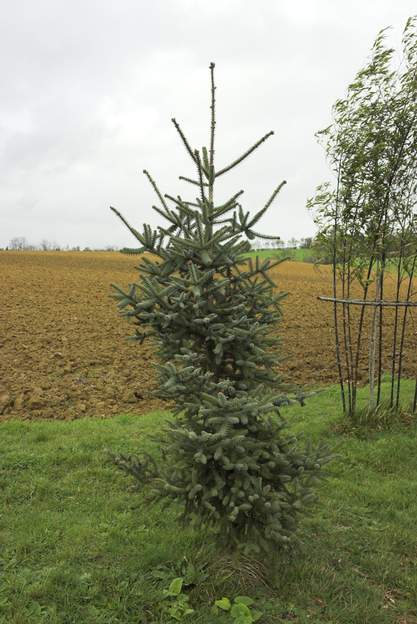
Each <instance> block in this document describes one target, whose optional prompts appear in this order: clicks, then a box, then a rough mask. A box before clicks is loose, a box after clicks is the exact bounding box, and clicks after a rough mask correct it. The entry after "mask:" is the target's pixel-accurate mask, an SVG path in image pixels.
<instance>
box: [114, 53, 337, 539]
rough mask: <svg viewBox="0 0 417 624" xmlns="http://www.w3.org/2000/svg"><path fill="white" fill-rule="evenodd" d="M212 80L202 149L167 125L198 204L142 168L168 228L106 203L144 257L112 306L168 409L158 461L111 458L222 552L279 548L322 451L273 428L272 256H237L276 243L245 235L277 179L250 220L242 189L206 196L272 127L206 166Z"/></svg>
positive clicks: (276, 396)
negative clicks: (153, 358)
mask: <svg viewBox="0 0 417 624" xmlns="http://www.w3.org/2000/svg"><path fill="white" fill-rule="evenodd" d="M210 76H211V126H210V143H209V146H208V148H206V147H203V148H202V150H201V151H199V150H194V149H192V147H191V146H190V143H189V141H188V140H187V138H186V136H185V135H184V133H183V131H182V129H181V127H180V125H179V124H178V122H177V121H176V120H175V119H173V120H172V122H173V124H174V126H175V128H176V130H177V132H178V134H179V136H180V138H181V140H182V143H183V144H184V147H185V149H186V150H187V152H188V154H189V156H190V159H191V161H192V163H193V166H194V170H195V176H194V177H192V178H188V177H187V178H185V177H181V179H182V180H185V181H186V182H188V183H189V184H190V185H191V186H192V187H193V188H195V189H196V190H197V193H198V196H197V197H196V198H195V199H194V200H193V201H187V200H185V199H183V197H181V196H180V195H177V196H175V197H174V196H171V195H164V194H163V193H162V192H161V191H160V190H159V187H158V186H157V184H156V182H155V181H154V179H153V178H152V177H151V175H150V174H149V173H148V172H147V171H144V173H145V175H146V177H147V178H148V180H149V181H150V183H151V185H152V186H153V188H154V190H155V192H156V195H157V197H158V200H159V205H158V206H153V208H154V210H156V211H157V212H158V214H159V215H160V216H161V217H162V218H163V219H164V221H165V223H166V224H165V225H164V226H159V227H158V228H157V229H156V230H153V229H152V228H151V227H150V226H149V225H146V224H144V226H143V230H142V231H141V232H139V231H138V230H136V229H135V228H133V227H132V226H131V225H129V224H128V223H127V222H126V220H125V219H124V217H123V216H122V215H121V214H120V213H119V212H118V211H117V210H116V209H115V208H112V210H113V211H114V212H115V213H116V214H117V215H118V216H119V217H120V218H121V219H122V221H123V222H124V223H125V224H126V225H127V227H128V228H129V230H130V231H131V232H132V234H133V235H134V236H135V237H136V239H137V240H138V241H139V242H140V245H141V249H142V250H143V251H146V252H149V254H145V255H144V256H143V257H142V261H141V264H140V267H139V277H138V281H137V283H135V284H132V285H131V286H130V289H129V291H128V292H124V291H123V290H122V289H120V288H119V287H117V286H115V289H116V294H115V297H116V298H117V300H118V306H119V308H120V309H121V311H122V314H123V315H124V316H125V317H128V318H129V319H133V322H134V323H135V324H136V326H137V327H136V334H135V338H136V339H137V340H140V341H142V340H144V339H145V338H149V339H151V340H153V342H154V344H155V347H156V348H157V352H158V356H159V360H160V362H161V363H160V365H159V367H158V368H159V389H158V395H159V396H160V397H162V398H164V399H167V400H169V401H171V402H173V403H174V405H175V409H174V415H175V418H174V422H173V423H172V424H171V425H170V426H169V429H168V430H167V431H166V432H165V434H164V437H162V438H161V440H160V445H161V449H162V455H163V461H160V462H156V461H155V460H154V459H152V458H149V457H147V458H135V457H123V456H119V457H117V458H116V461H117V463H118V465H119V466H120V467H121V468H124V469H125V470H126V471H127V472H129V473H130V474H132V475H134V476H135V477H136V478H137V479H138V481H139V482H140V483H141V484H144V485H145V484H146V486H147V488H148V491H149V492H150V494H151V497H152V499H153V500H160V499H163V500H165V501H166V502H170V501H177V502H178V503H180V506H181V507H182V509H183V514H184V516H185V517H186V518H187V519H188V520H190V519H192V520H194V521H196V522H197V523H200V524H203V525H205V526H210V525H211V526H212V527H213V528H214V530H215V532H216V533H217V534H218V536H219V537H220V538H221V540H222V541H223V542H224V543H226V544H227V545H228V546H230V547H232V548H235V547H243V548H245V549H246V550H248V549H251V548H252V549H254V550H259V549H262V550H264V551H266V550H267V549H269V548H270V546H271V545H278V546H283V545H286V544H287V543H288V542H289V541H290V539H291V537H292V536H293V534H294V530H295V528H296V525H297V519H298V516H299V514H300V512H301V511H302V510H303V509H304V508H305V506H306V505H307V504H308V503H310V502H311V501H312V500H313V498H314V495H313V490H312V486H313V483H314V482H315V480H316V479H317V477H318V476H319V475H320V474H321V468H322V465H323V464H324V463H325V462H326V461H327V460H328V456H327V454H326V452H325V451H324V450H323V449H321V448H318V449H315V450H313V449H311V448H307V449H301V448H300V447H299V443H298V441H297V440H296V439H295V438H294V437H293V436H290V435H288V434H284V433H283V429H284V427H285V422H284V420H283V418H282V416H281V414H280V407H281V405H283V404H286V403H289V402H292V401H293V400H294V399H289V398H288V397H286V396H285V392H284V389H283V385H282V383H281V380H280V378H279V377H278V375H277V374H276V372H275V371H274V367H275V366H276V364H277V362H278V361H279V357H278V353H277V351H278V349H277V347H278V345H279V339H278V337H277V336H276V335H275V334H274V333H273V330H274V329H275V326H276V325H277V323H278V321H279V320H280V317H281V308H280V302H281V299H282V298H283V296H284V294H283V293H279V292H276V291H275V290H274V289H275V283H274V282H273V280H272V279H271V276H270V271H271V269H272V268H273V267H274V266H276V265H277V264H278V263H279V262H281V260H278V261H275V262H271V261H269V260H266V261H261V260H259V259H258V258H257V259H256V261H255V262H253V261H252V260H250V259H249V261H247V260H245V259H244V258H243V257H242V256H243V254H245V253H246V252H248V251H249V250H250V243H249V241H250V240H254V239H255V237H256V238H263V239H268V238H271V239H273V238H277V237H271V236H266V235H263V234H260V233H259V232H258V231H256V230H255V228H256V227H257V224H258V222H259V221H260V219H261V218H262V216H263V215H264V214H265V212H266V211H267V210H268V208H269V207H270V206H271V205H272V203H273V201H274V199H275V198H276V196H277V195H278V193H279V191H280V190H281V188H282V187H283V185H284V184H285V182H281V183H280V184H279V185H278V186H277V187H276V188H275V190H274V191H273V193H272V194H271V196H270V197H269V199H268V201H267V202H266V204H265V205H264V206H263V207H262V208H261V209H260V210H259V211H258V212H257V213H256V214H255V215H254V216H251V215H250V213H249V212H245V211H244V210H243V208H242V206H241V204H240V203H239V200H240V197H241V195H242V193H243V191H241V190H240V191H238V192H237V193H236V194H235V195H233V197H231V198H230V199H228V200H227V201H226V202H224V203H222V204H216V202H215V201H214V188H215V182H216V180H217V178H218V177H220V176H222V175H224V174H225V173H227V172H228V171H230V170H231V169H233V168H234V167H235V166H236V165H238V164H239V163H241V162H242V161H243V160H244V159H245V158H247V157H248V156H249V155H250V154H252V152H254V151H255V150H256V149H257V148H258V147H259V146H260V145H261V144H262V143H263V142H264V141H265V140H267V139H268V138H269V137H270V136H271V135H272V134H273V132H268V133H267V134H265V136H263V137H262V138H261V139H260V140H259V141H257V142H256V143H255V144H254V145H253V146H252V147H251V148H249V149H248V150H247V151H246V152H245V153H244V154H243V155H242V156H241V157H240V158H237V159H236V160H234V161H233V162H232V163H231V164H229V165H227V166H225V167H220V168H216V167H215V158H214V157H215V143H214V140H215V128H216V115H215V92H216V87H215V84H214V63H212V64H211V65H210ZM247 239H249V240H247ZM298 398H299V399H300V400H302V398H301V397H298Z"/></svg>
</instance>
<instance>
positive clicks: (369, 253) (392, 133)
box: [308, 16, 417, 418]
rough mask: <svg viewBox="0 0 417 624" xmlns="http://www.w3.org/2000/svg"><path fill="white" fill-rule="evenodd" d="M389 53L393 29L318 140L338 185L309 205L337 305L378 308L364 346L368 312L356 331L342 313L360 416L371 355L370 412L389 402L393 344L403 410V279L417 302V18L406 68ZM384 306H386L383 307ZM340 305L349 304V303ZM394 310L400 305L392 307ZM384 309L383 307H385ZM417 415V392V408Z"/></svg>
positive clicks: (350, 409) (342, 348)
mask: <svg viewBox="0 0 417 624" xmlns="http://www.w3.org/2000/svg"><path fill="white" fill-rule="evenodd" d="M394 53H395V50H394V49H392V48H389V47H387V44H386V29H384V30H382V31H381V32H380V33H379V34H378V36H377V38H376V40H375V43H374V45H373V48H372V51H371V56H370V59H369V61H368V63H367V64H366V65H365V67H363V68H362V69H361V70H360V71H359V72H358V73H357V75H356V76H355V79H354V80H353V82H352V83H351V84H350V85H349V87H348V90H347V93H346V96H345V97H344V98H342V99H340V100H338V101H337V102H336V104H335V106H334V108H333V123H332V124H331V125H330V126H328V127H327V128H325V129H324V130H322V131H321V132H319V133H318V136H319V138H320V140H321V142H322V143H323V144H324V147H325V151H326V157H327V161H328V163H329V164H330V167H331V169H332V173H333V175H334V178H335V180H334V183H329V182H326V183H324V184H322V185H320V186H319V187H318V188H317V192H316V195H315V196H314V198H312V199H310V200H309V202H308V206H309V207H310V208H314V210H315V221H316V224H317V225H318V227H319V233H318V235H317V237H316V242H315V245H316V249H317V250H318V252H319V254H320V257H321V258H322V259H323V260H324V261H327V262H328V261H329V260H330V261H331V262H332V264H333V297H334V299H336V300H340V299H342V300H343V301H344V302H345V303H346V301H349V300H350V299H352V293H353V292H355V293H356V295H355V298H356V299H358V297H357V293H358V291H359V292H360V299H361V300H369V299H373V300H374V302H376V304H375V305H374V307H373V308H372V317H371V319H370V329H369V332H368V336H369V338H368V340H369V344H368V345H366V346H365V345H364V334H365V333H366V332H365V331H364V326H365V323H366V320H367V318H366V314H365V306H362V308H361V310H360V314H359V318H358V322H357V326H356V327H354V326H353V322H352V320H351V319H352V317H353V316H354V315H353V314H350V311H348V310H347V309H346V307H345V306H344V308H343V310H341V311H340V314H339V308H337V306H336V304H335V308H334V324H335V343H336V355H337V364H338V371H339V379H340V385H341V395H342V401H343V407H344V411H345V413H346V414H347V415H348V416H350V417H352V418H353V417H354V415H355V411H356V407H357V406H356V397H357V386H358V379H359V377H360V375H359V372H358V370H359V362H360V360H361V356H362V354H363V353H366V354H367V355H368V379H369V404H370V409H371V410H373V409H374V408H375V407H376V406H377V405H378V404H379V403H380V400H381V380H382V372H383V371H382V354H383V351H384V349H383V344H384V343H385V345H386V344H387V342H389V343H391V344H390V347H391V352H392V357H391V363H390V371H389V372H390V374H391V379H392V388H391V396H390V408H394V411H395V410H398V409H399V403H400V386H401V375H402V369H403V366H402V364H403V354H404V345H405V336H406V324H407V320H408V316H409V315H408V314H407V313H408V310H407V309H405V311H404V315H403V314H402V313H401V314H400V313H399V310H398V308H397V309H396V310H395V321H394V329H393V335H392V336H387V335H386V328H385V325H384V318H383V317H384V307H383V306H384V300H385V298H386V297H385V293H386V290H387V289H386V284H387V282H388V279H385V278H386V277H388V278H390V279H391V278H392V274H395V280H396V283H395V287H394V288H395V301H396V302H398V301H402V303H404V302H410V301H411V300H412V299H413V297H414V293H413V286H412V283H413V276H414V273H415V269H416V267H417V212H416V207H417V185H416V179H417V159H416V153H417V80H416V77H417V17H416V16H415V17H412V18H409V19H408V20H407V23H406V25H405V28H404V31H403V38H402V61H401V63H397V62H396V61H395V63H394ZM381 302H382V304H381ZM339 303H340V301H339ZM391 303H392V302H391ZM377 304H381V305H377ZM416 408H417V385H416V391H415V402H414V409H416Z"/></svg>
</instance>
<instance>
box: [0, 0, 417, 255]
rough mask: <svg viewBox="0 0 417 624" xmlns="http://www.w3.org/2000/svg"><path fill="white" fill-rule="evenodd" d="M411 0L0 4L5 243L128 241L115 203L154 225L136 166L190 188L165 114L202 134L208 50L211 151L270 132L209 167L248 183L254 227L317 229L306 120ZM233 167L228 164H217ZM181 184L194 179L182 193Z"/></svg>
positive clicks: (229, 150) (225, 187)
mask: <svg viewBox="0 0 417 624" xmlns="http://www.w3.org/2000/svg"><path fill="white" fill-rule="evenodd" d="M415 12H416V3H415V0H397V1H396V2H394V1H393V0H344V1H343V2H342V1H340V0H339V1H336V0H258V1H257V2H256V1H254V0H204V1H202V0H147V1H145V0H135V1H133V0H117V1H116V0H113V1H110V0H96V1H92V0H71V2H69V1H68V0H65V1H64V0H36V1H34V0H27V1H26V2H25V1H22V0H15V1H14V2H3V3H2V10H1V19H0V67H1V83H0V84H1V87H0V89H1V97H0V246H5V245H7V243H8V241H9V240H10V239H11V238H12V237H14V236H25V237H26V238H27V239H28V240H29V241H30V242H33V243H39V242H40V241H41V239H43V238H46V239H49V240H54V241H57V242H58V243H59V244H60V245H66V244H69V245H71V246H72V245H81V246H87V245H88V246H92V247H96V246H106V245H118V246H119V245H120V246H123V245H127V246H135V240H134V239H133V237H132V236H131V234H130V233H129V232H128V231H127V230H126V229H125V228H124V226H123V224H122V223H120V222H119V221H118V220H117V219H116V217H115V216H114V215H113V214H112V213H111V212H110V211H109V209H108V206H109V205H110V204H112V205H114V206H116V207H117V208H119V210H121V211H122V212H123V213H124V215H125V216H126V218H127V219H128V220H130V221H131V222H132V224H134V225H141V224H142V223H143V222H148V223H151V224H152V225H157V224H158V223H160V218H159V216H158V215H157V214H156V213H154V211H153V210H152V208H151V206H152V204H153V203H155V198H154V195H153V192H152V189H151V188H150V187H149V183H147V180H146V179H145V177H144V176H143V174H142V173H141V172H142V169H143V168H145V167H146V168H147V169H149V171H150V172H151V173H152V174H153V176H154V177H155V178H156V179H157V181H158V183H159V185H160V186H161V188H162V189H163V191H164V192H167V193H171V194H174V195H177V194H183V195H184V196H185V197H188V198H189V199H192V197H193V196H195V191H194V190H193V188H192V187H190V186H189V185H187V184H186V183H185V182H181V181H179V180H178V175H181V174H182V175H193V171H194V170H193V167H192V164H190V160H189V157H188V156H187V154H186V153H185V151H184V149H183V146H182V145H181V143H180V142H179V140H178V136H177V134H176V132H175V129H174V127H173V125H172V123H171V121H170V119H171V117H173V116H175V117H176V118H177V119H178V120H179V121H180V123H181V124H182V126H183V128H184V130H185V132H186V134H187V135H188V137H189V140H190V142H191V143H192V144H193V146H195V147H201V146H202V145H204V144H207V141H208V131H209V112H210V111H209V96H210V93H209V70H208V66H209V63H210V61H215V63H216V83H217V102H218V106H217V111H218V125H217V143H216V156H217V165H218V167H222V166H224V165H225V164H227V163H228V162H229V160H230V159H232V158H235V157H236V156H238V155H240V153H241V152H243V151H244V150H245V149H246V148H247V147H249V146H250V145H251V144H252V143H254V142H255V141H256V140H257V139H258V138H259V137H260V136H262V135H263V134H264V133H266V132H267V131H269V130H272V129H273V130H275V135H274V136H273V137H272V138H271V139H269V140H268V141H267V142H266V143H265V144H264V146H262V147H261V148H260V149H259V150H258V151H257V152H256V153H255V154H254V155H252V156H251V157H250V158H249V159H247V160H246V161H245V163H244V164H242V165H241V166H240V167H238V168H236V169H235V170H234V172H233V173H230V174H229V175H228V177H227V176H226V175H225V176H224V178H223V177H222V178H221V184H220V180H219V188H218V192H217V199H218V201H219V203H221V200H224V199H225V198H226V197H227V195H228V193H231V192H234V191H236V190H239V189H240V188H244V189H245V195H244V196H243V197H244V200H243V205H244V207H246V208H247V209H250V210H252V211H254V210H257V209H259V208H260V207H262V205H263V203H264V202H265V201H266V199H267V198H268V196H269V195H270V193H271V192H272V190H273V188H274V187H275V186H276V184H277V183H278V182H279V181H281V180H282V179H286V180H287V182H288V184H287V186H286V187H285V188H284V190H283V191H282V193H281V195H280V196H279V198H278V200H277V202H276V204H275V206H274V208H273V209H271V210H270V212H269V214H268V215H266V216H265V217H264V219H263V221H262V222H261V223H262V227H261V226H260V227H259V229H260V230H263V231H264V232H268V233H274V234H277V235H280V236H281V237H282V238H283V239H284V240H288V239H289V238H290V237H293V236H294V237H296V238H299V237H302V236H308V235H309V234H311V233H313V232H314V226H313V221H312V216H311V215H310V214H309V213H308V211H307V210H306V207H305V205H306V199H307V198H308V197H309V196H310V195H311V194H312V193H313V191H314V188H315V187H316V186H317V185H318V184H319V183H320V182H322V181H324V180H326V179H328V178H329V172H328V170H327V166H326V163H325V159H324V154H323V150H322V148H321V147H320V146H318V145H317V142H316V139H315V136H314V134H315V132H316V131H317V130H319V129H321V128H323V127H324V126H326V125H328V123H329V122H330V118H331V117H330V115H331V107H332V105H333V103H334V101H335V100H336V99H337V98H338V97H340V96H343V94H344V92H345V89H346V86H347V85H348V83H349V81H350V80H351V79H352V77H353V76H354V74H355V73H356V71H357V70H358V69H359V68H360V66H361V65H362V64H363V62H364V61H365V60H366V58H367V55H368V53H369V50H370V47H371V45H372V42H373V40H374V38H375V36H376V34H377V32H378V30H379V29H381V28H383V27H385V26H388V25H392V26H393V27H394V28H393V31H392V35H391V41H392V43H394V44H395V45H396V44H397V43H398V40H399V39H400V36H401V30H402V28H403V26H404V23H405V20H406V19H407V17H408V16H410V15H412V14H413V13H415ZM226 178H227V180H226ZM187 193H188V195H187Z"/></svg>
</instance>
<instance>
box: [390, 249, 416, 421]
mask: <svg viewBox="0 0 417 624" xmlns="http://www.w3.org/2000/svg"><path fill="white" fill-rule="evenodd" d="M416 261H417V256H414V258H413V265H412V267H411V271H410V275H409V278H408V287H407V298H406V301H409V299H410V294H411V288H412V285H413V277H414V270H415V266H416ZM407 315H408V307H405V308H404V315H403V325H402V328H401V342H400V351H399V358H398V373H397V395H396V400H395V409H396V410H398V407H399V404H400V389H401V375H402V364H403V355H404V339H405V330H406V326H407Z"/></svg>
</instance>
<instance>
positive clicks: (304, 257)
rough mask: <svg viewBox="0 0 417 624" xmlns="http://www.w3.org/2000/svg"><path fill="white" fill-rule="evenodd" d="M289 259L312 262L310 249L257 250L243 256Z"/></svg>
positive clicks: (312, 254)
mask: <svg viewBox="0 0 417 624" xmlns="http://www.w3.org/2000/svg"><path fill="white" fill-rule="evenodd" d="M256 256H258V257H259V258H262V259H263V260H264V259H265V258H289V259H290V260H295V261H296V262H314V252H313V250H312V249H304V248H303V249H259V250H258V251H251V252H249V253H248V254H245V257H246V258H256Z"/></svg>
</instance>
